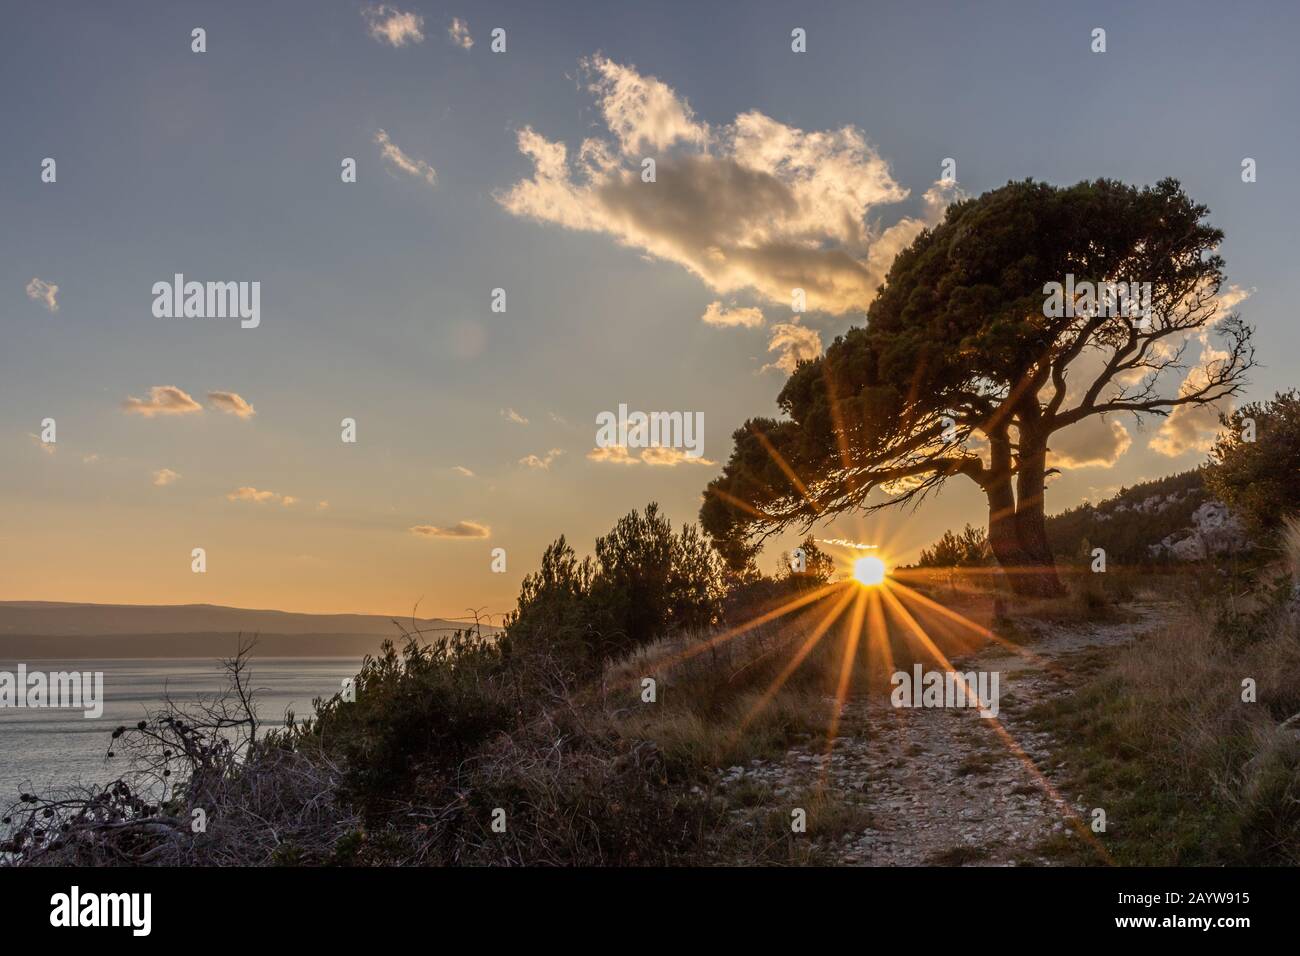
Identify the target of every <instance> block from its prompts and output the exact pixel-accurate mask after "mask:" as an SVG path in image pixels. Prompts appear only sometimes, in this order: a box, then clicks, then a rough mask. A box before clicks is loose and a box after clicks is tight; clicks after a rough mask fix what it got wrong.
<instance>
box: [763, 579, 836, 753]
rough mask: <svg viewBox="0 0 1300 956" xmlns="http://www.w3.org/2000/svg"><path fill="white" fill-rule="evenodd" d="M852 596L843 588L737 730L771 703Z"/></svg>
mask: <svg viewBox="0 0 1300 956" xmlns="http://www.w3.org/2000/svg"><path fill="white" fill-rule="evenodd" d="M853 596H854V592H853V591H852V590H847V589H846V590H845V592H844V596H843V597H842V598H840V600H839V601H838V602H837V603H836V604H835V606H834V607H832V608H831V610H830V611H829V612H828V613H827V615H826V616H825V617H824V618H822V620H821V621H820V622H819V623H818V624H817V626H816V627H815V628H813V632H812V633H811V634H809V635H808V639H807V640H806V641H804V642H803V645H802V646H800V648H799V650H797V651H795V653H794V656H793V657H792V658H791V659H790V661H789V662H788V663H787V664H786V665H785V667H784V668H782V670H781V673H779V674H778V675H776V678H775V679H774V680H773V681H772V683H771V684H770V685H769V686H768V688H767V690H765V691H764V692H763V695H762V696H761V697H759V699H758V700H757V701H756V702H755V703H754V706H753V707H751V708H750V710H749V713H747V714H746V715H745V717H744V719H743V720H741V722H740V726H739V728H738V729H739V730H744V729H745V728H746V727H748V726H749V724H750V723H751V722H752V721H753V719H754V718H755V717H757V716H758V714H759V712H760V711H762V709H763V708H764V707H766V706H767V705H768V704H769V703H771V701H772V698H773V697H775V696H776V695H777V692H778V691H780V690H781V688H782V687H784V686H785V682H786V681H787V680H789V679H790V675H791V674H793V673H794V672H795V671H797V670H798V669H799V665H800V664H802V663H803V661H804V658H806V657H807V656H808V655H809V654H811V653H812V649H813V648H814V647H816V646H817V644H818V643H819V642H820V641H821V639H822V637H823V636H824V635H825V634H826V632H827V631H829V630H830V628H831V625H832V624H834V623H835V620H836V618H838V617H839V616H840V614H841V612H843V610H844V608H845V606H846V605H847V604H848V603H849V601H851V600H853Z"/></svg>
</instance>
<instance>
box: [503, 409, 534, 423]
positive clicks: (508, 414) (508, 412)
mask: <svg viewBox="0 0 1300 956" xmlns="http://www.w3.org/2000/svg"><path fill="white" fill-rule="evenodd" d="M501 417H502V418H504V419H505V420H506V421H508V422H513V423H514V424H516V425H527V424H528V419H526V418H524V416H523V415H520V414H519V413H518V412H517V411H515V410H514V409H513V408H503V409H501Z"/></svg>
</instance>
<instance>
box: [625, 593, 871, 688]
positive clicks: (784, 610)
mask: <svg viewBox="0 0 1300 956" xmlns="http://www.w3.org/2000/svg"><path fill="white" fill-rule="evenodd" d="M848 587H849V585H848V583H847V582H843V581H836V582H832V583H831V584H825V585H822V586H821V587H819V588H817V589H816V590H813V591H809V592H808V593H807V594H805V595H802V596H801V597H797V598H791V599H790V600H789V601H786V602H785V603H784V604H782V605H780V606H779V607H775V608H773V609H772V610H770V611H767V612H766V613H764V614H760V615H759V616H758V617H756V618H753V619H751V620H749V621H746V622H745V623H743V624H737V625H736V626H735V627H731V628H728V629H727V630H725V631H722V632H721V633H719V634H715V635H713V636H712V637H710V638H708V639H707V640H704V641H700V642H699V643H697V644H693V645H691V646H690V647H688V648H686V649H685V650H684V651H681V652H680V653H677V654H673V655H670V656H668V657H664V658H660V659H659V660H657V661H654V662H652V665H651V666H653V667H655V668H661V667H662V668H672V667H676V666H677V665H678V664H682V663H685V662H686V661H688V660H690V659H691V658H692V657H696V656H697V655H699V654H703V653H704V652H705V651H707V650H709V649H710V648H714V647H717V646H718V645H720V644H725V643H726V642H727V641H730V640H734V639H735V638H737V637H739V636H740V635H742V634H745V633H747V632H749V631H752V630H753V629H754V628H756V627H761V626H762V625H764V624H767V623H769V622H771V621H775V620H776V619H777V618H780V617H784V616H785V615H787V614H790V613H792V612H794V611H797V610H798V609H799V608H801V607H804V606H805V605H808V604H811V603H812V602H814V601H817V600H820V599H821V598H823V597H825V596H827V595H828V594H830V593H831V592H832V591H835V590H837V589H840V588H844V589H848Z"/></svg>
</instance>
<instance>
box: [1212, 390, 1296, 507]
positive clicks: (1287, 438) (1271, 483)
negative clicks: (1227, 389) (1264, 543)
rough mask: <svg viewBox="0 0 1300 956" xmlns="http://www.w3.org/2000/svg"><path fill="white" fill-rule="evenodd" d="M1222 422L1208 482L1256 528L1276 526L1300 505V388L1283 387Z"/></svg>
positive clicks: (1219, 495) (1226, 502)
mask: <svg viewBox="0 0 1300 956" xmlns="http://www.w3.org/2000/svg"><path fill="white" fill-rule="evenodd" d="M1220 421H1221V423H1222V424H1223V427H1224V430H1223V432H1222V433H1221V434H1220V435H1219V438H1218V441H1216V442H1215V444H1214V447H1213V448H1212V449H1211V450H1210V465H1209V467H1208V468H1207V469H1206V473H1205V484H1206V486H1207V487H1208V488H1209V490H1210V493H1211V494H1213V495H1214V496H1215V497H1216V498H1218V499H1219V500H1220V501H1222V502H1223V503H1224V504H1226V505H1228V506H1229V507H1230V508H1232V510H1233V511H1235V512H1236V513H1237V514H1239V515H1240V516H1241V517H1242V518H1243V519H1245V521H1246V522H1247V524H1249V525H1250V526H1251V527H1252V528H1253V529H1255V530H1257V531H1265V532H1271V531H1276V530H1277V529H1279V528H1280V527H1281V526H1282V519H1283V518H1284V517H1285V516H1286V515H1288V514H1294V513H1295V512H1296V511H1297V509H1300V392H1297V391H1296V390H1295V389H1292V390H1290V391H1287V392H1278V393H1277V394H1276V395H1275V396H1274V398H1273V400H1272V401H1270V402H1252V403H1251V404H1249V405H1244V406H1242V407H1241V408H1239V409H1237V410H1236V411H1235V412H1233V413H1232V414H1231V415H1225V416H1222V417H1221V418H1220Z"/></svg>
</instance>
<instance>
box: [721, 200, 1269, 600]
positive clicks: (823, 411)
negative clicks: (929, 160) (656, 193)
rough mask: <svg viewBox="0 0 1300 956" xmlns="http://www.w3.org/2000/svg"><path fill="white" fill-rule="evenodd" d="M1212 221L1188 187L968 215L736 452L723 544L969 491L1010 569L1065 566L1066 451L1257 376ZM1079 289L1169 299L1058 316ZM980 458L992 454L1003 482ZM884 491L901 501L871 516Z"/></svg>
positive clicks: (893, 271)
mask: <svg viewBox="0 0 1300 956" xmlns="http://www.w3.org/2000/svg"><path fill="white" fill-rule="evenodd" d="M1207 214H1208V210H1207V209H1206V207H1204V206H1202V205H1198V204H1196V203H1193V202H1192V201H1191V200H1190V199H1189V198H1188V197H1187V195H1186V194H1185V193H1184V192H1183V190H1182V188H1181V187H1180V186H1179V184H1178V183H1177V182H1176V181H1174V180H1170V179H1167V180H1163V181H1161V182H1160V183H1158V184H1157V185H1156V186H1154V187H1149V188H1143V189H1138V188H1136V187H1131V186H1126V185H1123V184H1121V183H1118V182H1114V181H1111V180H1097V181H1095V182H1084V183H1079V184H1078V185H1075V186H1071V187H1067V188H1056V187H1053V186H1050V185H1047V184H1043V183H1035V182H1032V181H1026V182H1020V183H1009V184H1008V185H1007V186H1005V187H1003V188H1001V189H997V190H994V191H992V192H989V193H987V194H985V195H983V196H981V197H979V198H978V199H969V200H964V201H962V202H958V203H956V204H954V205H953V206H951V207H949V209H948V211H947V214H946V217H945V219H944V221H943V223H941V224H940V225H939V226H937V227H936V228H934V229H931V230H926V231H924V232H922V233H921V235H920V236H918V237H917V239H916V240H915V241H914V242H913V243H912V245H911V246H909V247H908V248H907V249H905V250H903V251H902V252H900V253H899V255H898V256H897V257H896V258H895V260H894V262H893V265H892V266H891V268H890V271H889V274H888V276H887V278H886V281H885V284H884V285H883V286H882V287H881V289H880V293H879V295H878V296H877V297H876V299H875V300H874V301H873V302H872V303H871V305H870V308H869V311H868V321H867V324H866V327H865V328H855V329H851V330H850V331H849V332H848V333H846V334H845V335H843V336H840V337H839V338H837V339H836V340H835V342H834V343H833V344H832V345H831V346H830V347H829V348H828V349H827V350H826V353H825V354H824V355H822V356H820V357H819V358H817V359H814V360H812V361H808V362H803V363H801V364H800V365H799V366H798V368H797V369H796V370H795V372H794V373H793V374H792V375H791V377H790V379H789V381H788V382H787V383H786V385H785V387H784V388H783V389H782V391H781V393H780V395H779V397H778V399H777V401H778V405H779V406H780V409H781V411H782V412H783V415H784V417H782V418H781V419H771V418H755V419H751V420H749V421H748V422H746V423H745V424H744V426H742V427H741V428H740V429H738V430H737V431H736V432H735V434H734V436H733V438H734V442H735V445H734V449H733V451H732V455H731V458H730V460H729V461H728V463H727V465H726V466H725V468H724V470H723V473H722V476H721V477H719V478H717V479H715V480H714V481H713V482H712V483H711V484H710V485H709V487H708V489H707V490H706V494H705V501H704V504H703V506H702V508H701V512H700V515H701V523H702V525H703V526H704V528H705V530H706V531H707V532H708V533H709V534H710V535H711V536H712V537H713V538H714V540H715V542H719V543H720V544H719V547H720V548H723V547H724V546H725V545H727V544H730V543H734V542H737V541H754V540H762V539H763V538H764V537H766V536H767V535H770V534H773V533H775V532H776V531H779V530H781V529H782V528H785V527H787V526H789V525H791V524H801V525H805V526H811V525H812V524H814V523H815V522H817V521H820V520H823V519H826V518H830V517H833V516H834V515H836V514H839V513H842V512H845V511H852V510H857V509H864V510H874V509H876V508H882V507H891V506H898V505H900V504H904V503H907V502H915V501H918V500H920V498H921V497H923V496H924V495H925V494H927V493H928V492H930V491H932V490H934V489H936V488H938V487H939V486H940V485H941V484H942V483H943V482H945V481H946V480H947V479H949V478H951V477H953V476H955V475H965V476H966V477H968V478H970V479H971V480H973V481H975V482H976V483H977V484H978V485H979V486H980V488H981V489H982V490H983V491H984V492H985V494H986V496H987V497H988V502H989V512H990V525H989V537H990V542H991V545H992V548H993V550H994V552H995V554H996V556H997V558H998V561H999V563H1001V564H1002V565H1003V567H1004V568H1008V567H1013V566H1019V565H1022V564H1030V565H1040V566H1043V565H1050V563H1051V553H1050V548H1049V547H1048V545H1047V542H1046V536H1045V531H1044V529H1043V505H1044V499H1043V485H1044V481H1045V477H1046V466H1045V457H1046V452H1047V442H1048V438H1049V436H1050V435H1051V434H1052V433H1054V432H1056V431H1058V430H1060V429H1062V428H1066V427H1068V426H1070V425H1073V424H1075V423H1077V422H1079V421H1082V420H1083V419H1085V418H1087V417H1089V416H1093V415H1104V414H1108V413H1111V412H1132V413H1134V414H1154V415H1166V414H1168V413H1169V412H1170V411H1171V410H1173V409H1175V408H1178V407H1182V406H1186V405H1199V404H1206V403H1211V402H1215V401H1219V400H1221V399H1224V398H1227V397H1230V396H1232V395H1234V394H1236V393H1237V392H1238V391H1239V390H1240V388H1241V387H1242V382H1243V379H1244V374H1245V372H1246V371H1247V370H1248V369H1249V368H1250V367H1251V366H1252V364H1253V362H1254V357H1253V349H1252V347H1251V344H1250V338H1251V330H1250V328H1249V326H1247V325H1245V324H1244V323H1243V322H1241V320H1240V319H1239V318H1238V317H1237V316H1235V315H1229V316H1226V317H1225V316H1223V315H1222V314H1221V313H1220V303H1219V301H1218V290H1219V288H1220V285H1221V283H1222V280H1223V260H1222V259H1221V258H1220V257H1219V255H1218V254H1217V251H1216V250H1217V248H1218V246H1219V245H1220V243H1221V241H1222V238H1223V234H1222V233H1221V232H1220V231H1219V230H1217V229H1215V228H1213V227H1212V226H1210V225H1209V224H1208V223H1206V222H1205V217H1206V216H1207ZM1070 275H1072V276H1074V277H1075V281H1076V282H1077V283H1083V282H1088V283H1102V282H1129V281H1142V282H1149V283H1150V284H1151V288H1152V295H1151V309H1152V315H1151V317H1150V321H1149V322H1148V323H1146V324H1145V325H1143V324H1141V323H1139V322H1135V321H1133V320H1131V319H1130V317H1127V316H1116V315H1107V314H1105V313H1104V312H1100V311H1098V310H1095V309H1094V310H1091V311H1090V310H1088V309H1086V308H1084V309H1080V310H1079V311H1078V312H1077V313H1076V312H1075V310H1073V309H1070V310H1066V312H1067V314H1063V315H1061V316H1052V315H1045V314H1044V313H1045V312H1048V311H1049V310H1048V309H1046V308H1045V307H1044V299H1045V295H1044V294H1045V292H1046V287H1047V284H1048V283H1052V282H1056V283H1061V282H1063V281H1064V280H1065V279H1066V277H1067V276H1070ZM1210 329H1212V330H1213V333H1214V334H1215V335H1216V336H1217V337H1218V338H1220V339H1221V340H1222V346H1221V348H1219V349H1218V350H1217V351H1216V352H1215V353H1214V356H1215V357H1214V358H1213V359H1212V360H1209V361H1207V364H1205V365H1204V366H1203V367H1202V368H1201V369H1200V370H1199V372H1198V375H1197V376H1196V377H1193V378H1188V379H1186V380H1185V381H1184V383H1183V385H1182V386H1181V387H1176V388H1172V389H1171V390H1170V391H1169V392H1166V391H1164V390H1163V389H1164V388H1165V387H1167V386H1171V385H1172V384H1173V383H1172V382H1171V381H1170V379H1171V378H1172V377H1173V375H1174V373H1175V372H1176V371H1177V370H1179V369H1181V368H1183V367H1184V366H1183V365H1182V364H1181V359H1182V353H1183V346H1184V345H1185V344H1186V342H1187V341H1189V340H1190V339H1191V338H1192V337H1194V335H1195V334H1197V333H1199V332H1201V331H1203V330H1210ZM1083 356H1087V358H1088V362H1089V363H1090V364H1089V368H1094V365H1095V368H1094V371H1093V377H1092V378H1091V380H1090V381H1089V380H1080V379H1079V376H1080V375H1081V374H1082V372H1081V370H1080V367H1079V366H1080V362H1079V361H1078V360H1080V358H1081V357H1083ZM1207 358H1208V356H1207ZM1071 373H1072V374H1071ZM1164 373H1169V374H1164ZM1067 379H1069V383H1070V388H1069V389H1068V390H1067V386H1066V382H1067ZM1080 386H1083V387H1082V388H1080ZM1067 391H1068V395H1069V398H1070V402H1067V400H1066V399H1067ZM972 438H983V439H984V440H986V441H987V442H988V448H989V458H988V462H987V464H986V463H985V461H984V460H983V459H982V458H981V456H980V455H979V454H977V453H976V451H975V450H974V449H973V447H972V446H971V445H970V441H971V439H972ZM1013 482H1014V486H1013ZM877 491H884V492H885V495H886V497H885V498H884V499H880V498H879V497H877V498H876V499H874V500H869V499H870V498H871V496H872V495H873V493H874V492H877ZM1053 579H1054V576H1053V575H1051V574H1050V569H1049V573H1046V574H1044V573H1038V574H1036V575H1029V576H1026V577H1025V578H1024V583H1025V584H1026V586H1032V582H1034V581H1043V582H1047V584H1048V585H1049V588H1051V589H1054V588H1059V584H1056V585H1053Z"/></svg>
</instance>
